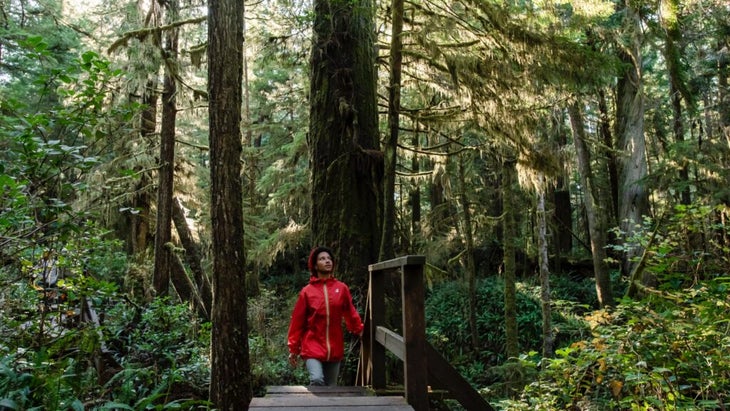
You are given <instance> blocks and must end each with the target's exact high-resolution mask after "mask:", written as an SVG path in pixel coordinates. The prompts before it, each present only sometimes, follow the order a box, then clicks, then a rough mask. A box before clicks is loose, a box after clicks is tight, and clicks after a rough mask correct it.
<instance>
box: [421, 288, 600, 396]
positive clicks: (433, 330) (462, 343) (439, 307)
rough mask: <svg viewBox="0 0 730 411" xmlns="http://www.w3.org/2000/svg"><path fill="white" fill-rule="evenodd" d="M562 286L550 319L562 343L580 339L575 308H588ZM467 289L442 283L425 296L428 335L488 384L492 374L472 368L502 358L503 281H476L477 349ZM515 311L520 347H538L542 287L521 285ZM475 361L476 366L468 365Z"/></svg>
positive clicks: (582, 329)
mask: <svg viewBox="0 0 730 411" xmlns="http://www.w3.org/2000/svg"><path fill="white" fill-rule="evenodd" d="M586 282H588V283H590V281H586ZM574 283H575V282H574ZM576 284H577V286H578V287H583V286H584V285H583V283H581V282H578V283H576ZM594 289H595V288H594ZM560 290H561V289H560V288H556V289H553V290H552V291H553V298H555V300H554V301H553V303H554V306H555V307H556V309H555V310H554V311H553V319H552V321H553V326H554V327H555V329H556V337H557V339H556V341H557V344H558V345H560V344H568V343H570V342H571V341H575V340H576V339H580V338H581V336H582V335H583V334H584V333H585V332H586V330H587V329H586V326H585V322H584V321H583V320H582V319H581V318H580V317H578V316H576V314H575V312H576V311H580V310H584V309H585V308H584V307H585V305H584V304H583V302H581V301H569V300H563V299H559V298H558V297H559V296H560V295H562V294H563V293H562V292H561V291H560ZM467 292H468V291H467V289H466V287H465V285H464V284H463V283H461V282H451V283H443V284H440V285H438V286H437V287H434V289H433V290H431V291H430V293H429V295H428V297H427V299H426V325H427V331H426V333H427V336H428V338H429V342H430V343H431V344H432V345H433V346H434V347H435V348H436V349H437V350H438V351H439V352H441V353H442V355H445V356H446V357H447V359H449V361H450V362H451V363H452V364H455V365H457V366H462V367H464V371H465V374H467V375H474V376H475V377H473V378H472V379H471V381H472V382H474V383H477V384H478V385H484V384H488V383H489V382H490V380H491V379H490V378H489V377H488V375H489V374H488V373H478V372H474V370H477V369H479V368H480V367H481V366H482V364H483V363H485V362H486V363H487V364H489V365H495V364H499V363H501V362H503V361H504V343H505V342H504V284H503V282H502V280H501V279H500V278H497V277H491V278H487V279H483V280H480V281H479V282H478V284H477V306H478V307H479V311H478V313H477V331H478V333H479V338H480V344H481V346H480V349H479V350H478V351H479V352H478V353H474V352H472V350H470V349H469V347H471V340H470V335H469V321H468V310H469V306H468V298H467ZM559 309H560V310H559ZM517 313H518V318H517V322H518V328H519V344H520V348H521V350H522V351H540V350H541V344H542V312H541V308H540V300H539V287H537V286H533V285H530V284H526V283H521V284H519V285H518V293H517ZM471 362H474V364H470V363H471ZM476 376H481V377H480V378H476Z"/></svg>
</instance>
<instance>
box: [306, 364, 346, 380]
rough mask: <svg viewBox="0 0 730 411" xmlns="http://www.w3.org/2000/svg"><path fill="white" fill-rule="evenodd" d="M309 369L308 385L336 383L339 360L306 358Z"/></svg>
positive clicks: (338, 372)
mask: <svg viewBox="0 0 730 411" xmlns="http://www.w3.org/2000/svg"><path fill="white" fill-rule="evenodd" d="M306 364H307V371H309V385H330V386H335V385H337V376H338V375H339V374H340V362H339V361H337V362H325V361H320V360H315V359H314V358H309V359H307V363H306Z"/></svg>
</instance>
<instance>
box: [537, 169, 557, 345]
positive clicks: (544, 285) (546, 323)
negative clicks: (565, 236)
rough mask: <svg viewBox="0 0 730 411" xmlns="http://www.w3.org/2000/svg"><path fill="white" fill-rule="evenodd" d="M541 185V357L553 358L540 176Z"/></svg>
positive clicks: (541, 187)
mask: <svg viewBox="0 0 730 411" xmlns="http://www.w3.org/2000/svg"><path fill="white" fill-rule="evenodd" d="M540 182H541V184H540V185H539V186H538V188H537V191H538V192H537V231H538V232H537V249H538V252H539V257H538V264H539V266H540V306H541V308H542V356H543V357H544V358H550V357H552V356H553V345H554V342H555V336H554V335H553V325H552V311H551V309H550V306H551V301H552V300H551V298H550V268H549V264H548V241H547V217H546V216H545V191H544V190H545V188H544V187H545V177H544V176H540Z"/></svg>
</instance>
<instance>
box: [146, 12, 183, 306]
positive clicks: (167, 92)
mask: <svg viewBox="0 0 730 411" xmlns="http://www.w3.org/2000/svg"><path fill="white" fill-rule="evenodd" d="M164 4H166V5H167V14H168V20H169V21H170V22H175V21H177V19H178V14H179V7H180V5H179V1H178V0H170V1H168V2H166V3H164ZM177 52H178V29H177V28H176V27H173V28H170V29H168V30H167V32H166V40H165V48H164V50H163V58H164V61H165V80H164V85H163V90H162V123H161V126H160V139H161V143H160V164H159V167H158V176H159V177H158V186H157V223H156V224H157V226H156V229H155V271H154V277H153V281H152V284H153V286H154V289H155V292H156V293H157V295H158V296H164V295H167V292H168V289H169V285H170V270H171V267H172V255H171V254H170V251H169V249H168V248H167V247H166V244H167V243H169V242H170V240H171V239H172V195H173V177H174V169H175V121H176V118H177V107H176V104H175V102H176V95H177V80H176V77H177Z"/></svg>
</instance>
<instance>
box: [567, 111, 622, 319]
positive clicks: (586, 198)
mask: <svg viewBox="0 0 730 411" xmlns="http://www.w3.org/2000/svg"><path fill="white" fill-rule="evenodd" d="M568 111H569V113H570V123H571V125H572V128H573V143H574V145H575V154H576V160H577V162H578V173H579V174H580V182H581V185H582V186H583V204H584V205H585V209H586V219H587V220H588V233H589V236H590V241H591V255H592V256H593V274H594V277H595V279H596V294H597V296H598V302H599V304H601V306H602V307H605V306H610V305H613V303H614V299H613V291H612V289H611V280H610V276H609V273H608V266H607V265H606V259H607V257H608V255H607V252H606V244H607V242H608V241H607V235H608V228H607V217H606V216H607V215H608V214H609V213H608V212H607V209H608V208H609V207H610V206H609V205H608V202H606V201H602V199H601V195H600V190H598V188H597V185H598V184H596V183H595V181H594V180H595V176H594V175H593V172H592V171H591V170H592V169H591V155H590V151H589V149H588V146H587V145H586V135H585V124H584V122H583V114H582V112H581V110H580V107H579V105H578V103H574V104H573V105H571V106H570V108H569V109H568Z"/></svg>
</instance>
